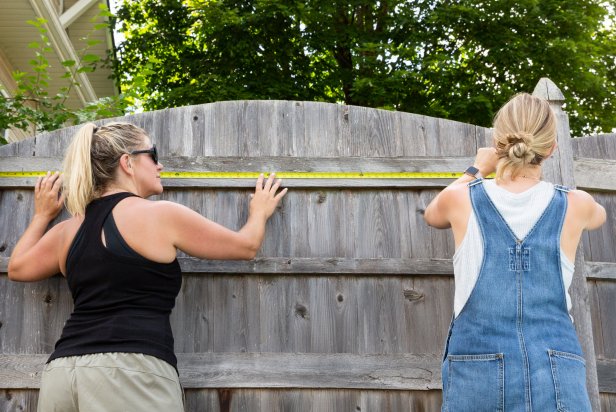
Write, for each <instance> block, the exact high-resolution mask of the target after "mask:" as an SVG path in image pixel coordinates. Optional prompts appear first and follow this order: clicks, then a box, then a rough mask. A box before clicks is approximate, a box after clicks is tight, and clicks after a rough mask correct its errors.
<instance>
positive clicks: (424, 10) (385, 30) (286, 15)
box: [116, 0, 616, 135]
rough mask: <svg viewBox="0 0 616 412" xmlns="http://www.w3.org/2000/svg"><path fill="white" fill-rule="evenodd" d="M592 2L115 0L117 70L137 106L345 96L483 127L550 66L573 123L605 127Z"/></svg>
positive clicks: (605, 48) (602, 60)
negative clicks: (117, 0) (121, 0)
mask: <svg viewBox="0 0 616 412" xmlns="http://www.w3.org/2000/svg"><path fill="white" fill-rule="evenodd" d="M606 6H607V4H604V3H603V2H602V1H600V0H542V1H538V0H515V1H514V0H415V1H409V0H406V1H402V0H382V1H374V0H372V1H369V0H347V1H340V0H308V1H305V0H302V1H298V0H242V1H239V0H166V1H160V0H131V1H128V0H124V3H123V4H122V7H121V8H120V10H119V12H118V19H119V22H120V30H121V31H122V32H123V33H124V35H125V37H126V41H125V42H124V43H122V44H121V45H120V47H119V53H118V55H119V60H118V61H117V62H116V73H117V76H118V77H119V78H120V80H121V83H122V84H123V86H124V87H125V88H129V89H131V90H134V91H136V93H138V95H140V96H141V99H142V103H143V106H144V107H145V108H146V109H149V110H152V109H161V108H166V107H175V106H181V105H187V104H197V103H205V102H212V101H220V100H232V99H285V100H296V99H297V100H317V101H328V102H345V103H347V104H354V105H361V106H368V107H378V108H385V109H392V110H402V111H407V112H414V113H421V114H426V115H432V116H438V117H443V118H450V119H455V120H459V121H464V122H470V123H474V124H479V125H485V126H487V125H490V124H491V120H492V117H493V115H494V111H495V110H496V109H497V108H498V107H500V106H501V105H502V104H503V103H504V102H505V101H506V100H507V99H508V98H510V97H511V96H512V95H513V94H515V93H516V92H521V91H527V92H532V90H533V89H534V87H535V85H536V84H537V82H538V80H539V79H540V78H541V77H549V78H551V79H552V80H553V81H554V82H555V83H556V84H557V85H558V86H559V87H561V89H562V90H563V92H564V93H565V95H566V96H567V98H568V100H567V108H566V109H567V110H568V112H569V114H570V116H571V126H572V131H573V133H574V135H576V134H578V135H579V134H580V133H589V132H596V131H610V130H611V129H612V128H614V127H616V114H615V113H616V112H614V111H613V110H611V107H612V106H614V103H616V95H615V93H616V88H615V87H614V86H615V85H614V80H615V74H616V73H615V66H616V62H615V59H614V56H615V55H616V41H614V40H616V39H615V32H614V27H616V26H614V25H611V26H610V25H606V24H605V22H612V23H615V22H614V20H615V18H614V11H613V7H612V8H608V7H606Z"/></svg>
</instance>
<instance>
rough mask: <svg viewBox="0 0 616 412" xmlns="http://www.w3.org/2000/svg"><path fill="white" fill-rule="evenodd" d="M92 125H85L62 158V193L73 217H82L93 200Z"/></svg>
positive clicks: (94, 127) (93, 126)
mask: <svg viewBox="0 0 616 412" xmlns="http://www.w3.org/2000/svg"><path fill="white" fill-rule="evenodd" d="M94 130H96V125H95V124H94V123H87V124H86V125H84V126H83V127H81V129H79V131H78V132H77V134H76V135H75V137H74V138H73V141H72V142H71V144H70V145H69V147H68V149H67V150H66V156H65V157H64V163H63V165H62V166H63V170H64V179H63V180H64V183H63V188H62V190H63V192H64V194H65V196H66V200H65V204H66V209H67V210H68V211H69V213H70V214H71V215H73V216H75V215H83V214H84V211H85V209H86V205H87V204H88V203H90V202H91V201H92V199H94V175H93V173H92V157H91V151H92V138H93V134H94Z"/></svg>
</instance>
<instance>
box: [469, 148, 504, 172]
mask: <svg viewBox="0 0 616 412" xmlns="http://www.w3.org/2000/svg"><path fill="white" fill-rule="evenodd" d="M497 163H498V156H497V155H496V148H495V147H481V148H479V150H477V156H476V157H475V163H474V166H475V167H476V168H477V169H479V171H480V172H481V175H482V176H484V177H486V176H488V175H489V174H492V173H494V172H495V171H496V164H497Z"/></svg>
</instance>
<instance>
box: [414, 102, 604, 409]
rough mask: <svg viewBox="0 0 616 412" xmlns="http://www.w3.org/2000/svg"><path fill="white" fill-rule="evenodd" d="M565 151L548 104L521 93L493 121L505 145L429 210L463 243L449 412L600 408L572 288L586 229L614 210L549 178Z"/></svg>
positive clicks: (449, 353)
mask: <svg viewBox="0 0 616 412" xmlns="http://www.w3.org/2000/svg"><path fill="white" fill-rule="evenodd" d="M555 148H556V119H555V116H554V114H553V113H552V111H551V109H550V107H549V105H548V103H547V102H546V101H545V100H542V99H540V98H537V97H533V96H531V95H529V94H519V95H517V96H515V97H513V98H512V99H511V100H510V101H509V102H508V103H507V104H505V105H504V106H503V107H502V108H501V109H500V110H499V112H498V113H497V115H496V117H495V119H494V147H489V148H481V149H479V150H478V152H477V156H476V158H475V163H474V165H473V166H471V167H469V168H468V169H467V170H466V172H465V174H464V176H462V177H461V178H459V179H458V180H456V181H455V182H453V183H452V184H451V185H449V186H448V187H447V188H445V189H444V190H443V191H441V192H440V193H439V194H438V195H437V196H436V197H435V198H434V200H433V201H432V202H431V203H430V204H429V205H428V207H427V208H426V211H425V214H424V217H425V220H426V222H427V223H428V224H429V225H431V226H434V227H436V228H451V229H452V231H453V235H454V241H455V246H456V252H455V254H454V257H453V262H454V274H455V294H454V316H453V319H452V321H451V326H450V328H449V333H448V336H447V342H446V344H445V351H444V356H443V364H442V378H443V406H442V410H443V411H450V412H453V411H472V412H479V411H490V412H493V411H507V412H515V411H553V410H567V411H591V407H590V402H589V398H588V393H587V390H586V369H585V363H584V355H583V353H582V349H581V346H580V344H579V341H578V338H577V335H576V333H575V328H574V326H573V318H572V317H571V316H570V315H569V311H570V310H571V299H570V297H569V293H568V289H569V286H570V285H571V280H572V277H573V271H574V266H573V263H574V261H575V253H576V249H577V246H578V243H579V241H580V237H581V235H582V232H583V231H584V230H591V229H596V228H598V227H599V226H601V225H602V224H603V223H604V222H605V219H606V215H605V209H604V208H603V207H602V206H601V205H599V204H598V203H596V202H595V201H594V200H593V198H592V197H591V196H590V195H588V194H587V193H586V192H584V191H581V190H571V189H568V188H566V187H562V186H558V185H554V184H552V183H549V182H545V181H543V180H541V166H542V164H543V161H544V160H545V159H546V158H548V157H549V156H550V155H551V154H552V153H553V151H554V150H555ZM493 172H496V179H494V180H484V179H483V178H482V177H483V176H487V175H489V174H491V173H493Z"/></svg>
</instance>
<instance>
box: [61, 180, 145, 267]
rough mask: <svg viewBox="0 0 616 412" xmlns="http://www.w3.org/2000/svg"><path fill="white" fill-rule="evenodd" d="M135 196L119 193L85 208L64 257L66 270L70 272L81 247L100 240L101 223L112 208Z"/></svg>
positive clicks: (96, 200) (95, 200)
mask: <svg viewBox="0 0 616 412" xmlns="http://www.w3.org/2000/svg"><path fill="white" fill-rule="evenodd" d="M133 196H137V195H135V194H133V193H130V192H120V193H115V194H113V195H109V196H105V197H102V198H98V199H94V200H93V201H92V202H90V203H89V204H88V206H87V207H86V212H85V217H84V219H83V222H82V223H81V226H80V227H79V230H78V231H77V234H76V235H75V238H74V239H73V242H72V244H71V246H70V248H69V250H68V255H67V257H66V270H67V272H70V266H71V263H72V260H73V258H74V256H79V254H78V253H77V252H79V251H80V250H81V249H82V248H83V247H86V245H87V244H88V243H90V240H91V239H92V238H93V237H97V238H99V239H100V236H101V230H102V228H103V223H104V222H105V219H106V218H107V215H109V213H110V212H111V211H112V210H113V208H114V207H115V206H116V205H117V204H118V203H119V202H120V201H122V200H124V199H126V198H127V197H133Z"/></svg>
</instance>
